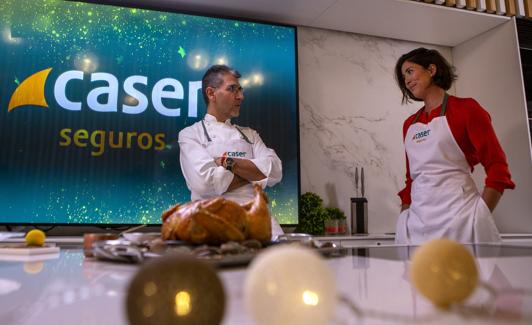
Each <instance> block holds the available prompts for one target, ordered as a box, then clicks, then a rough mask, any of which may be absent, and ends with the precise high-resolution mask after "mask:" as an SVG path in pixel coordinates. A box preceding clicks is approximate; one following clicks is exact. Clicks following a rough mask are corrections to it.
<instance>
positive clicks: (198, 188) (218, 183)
mask: <svg viewBox="0 0 532 325" xmlns="http://www.w3.org/2000/svg"><path fill="white" fill-rule="evenodd" d="M203 125H205V129H204V128H203ZM203 125H202V121H199V122H196V123H194V124H193V125H191V126H189V127H187V128H184V129H183V130H181V132H179V151H180V163H181V171H182V173H183V176H184V177H185V181H186V183H187V186H188V188H189V189H190V191H191V200H197V199H206V198H211V197H216V196H224V197H225V198H227V199H230V200H233V201H235V202H238V203H240V204H242V203H246V202H248V201H249V200H251V199H252V198H253V197H254V192H253V186H252V184H248V185H245V186H242V187H239V188H237V189H235V190H233V191H230V192H227V188H228V187H229V185H230V184H231V182H232V181H233V177H234V174H233V173H232V172H230V171H228V170H226V169H225V168H224V167H222V166H217V165H216V163H215V162H214V159H215V158H217V157H220V156H222V154H223V153H224V152H229V153H236V154H237V156H236V157H237V158H242V159H249V160H251V162H253V163H254V164H255V166H257V168H258V169H259V170H260V171H261V172H262V173H263V174H264V175H266V178H264V179H262V180H259V181H256V182H253V184H260V185H261V186H262V188H265V187H266V186H273V185H275V184H277V183H278V182H280V181H281V178H282V164H281V159H279V157H278V156H277V154H276V153H275V151H274V150H272V149H270V148H268V147H266V145H265V144H264V142H263V141H262V139H261V138H260V136H259V134H258V133H257V132H256V131H255V130H253V129H251V128H245V127H238V129H240V131H241V132H242V133H243V134H244V135H245V137H246V138H247V139H245V138H244V136H243V135H242V133H241V132H240V131H239V130H238V129H237V126H236V125H233V124H231V121H230V120H227V121H225V123H223V122H218V121H217V120H216V118H215V117H214V116H212V115H210V114H206V115H205V118H204V120H203ZM209 139H210V141H209ZM246 140H249V142H251V143H248V142H247V141H246Z"/></svg>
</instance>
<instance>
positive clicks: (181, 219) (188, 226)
mask: <svg viewBox="0 0 532 325" xmlns="http://www.w3.org/2000/svg"><path fill="white" fill-rule="evenodd" d="M254 191H255V197H254V198H253V200H251V201H250V202H248V203H246V204H244V205H240V204H238V203H236V202H234V201H231V200H226V199H225V198H223V197H216V198H213V199H207V200H198V201H193V202H189V203H185V204H176V205H175V206H173V207H171V208H170V209H168V210H166V211H164V212H163V214H162V221H163V225H162V229H161V234H162V238H163V239H164V240H184V241H187V242H190V243H194V244H212V245H219V244H222V243H225V242H228V241H237V242H241V241H244V240H246V239H256V240H259V241H261V242H268V241H269V240H270V239H271V236H272V228H271V221H270V211H269V209H268V198H267V196H266V194H265V193H264V192H263V191H262V188H261V187H260V186H258V185H255V187H254Z"/></svg>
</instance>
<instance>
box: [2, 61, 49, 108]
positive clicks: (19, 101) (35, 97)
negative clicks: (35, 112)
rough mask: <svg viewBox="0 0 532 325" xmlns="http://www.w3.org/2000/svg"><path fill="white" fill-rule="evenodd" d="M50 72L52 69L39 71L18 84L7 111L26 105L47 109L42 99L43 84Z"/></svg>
mask: <svg viewBox="0 0 532 325" xmlns="http://www.w3.org/2000/svg"><path fill="white" fill-rule="evenodd" d="M50 71H52V68H48V69H44V70H41V71H39V72H36V73H34V74H32V75H31V76H29V77H28V78H26V79H25V80H24V81H23V82H22V83H20V85H19V86H18V87H17V89H15V92H14V93H13V95H11V99H10V100H9V105H8V107H7V111H8V112H11V111H12V110H14V109H15V108H17V107H21V106H28V105H33V106H41V107H48V103H46V98H45V97H44V83H45V82H46V78H48V74H49V73H50Z"/></svg>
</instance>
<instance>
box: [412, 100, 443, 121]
mask: <svg viewBox="0 0 532 325" xmlns="http://www.w3.org/2000/svg"><path fill="white" fill-rule="evenodd" d="M448 99H449V94H447V93H445V94H444V95H443V102H442V103H441V112H440V116H445V112H446V111H447V100H448ZM423 111H424V109H423V108H422V109H420V110H419V111H418V112H417V114H416V117H415V118H414V120H413V121H412V124H415V123H417V121H418V120H419V116H420V115H421V112H423Z"/></svg>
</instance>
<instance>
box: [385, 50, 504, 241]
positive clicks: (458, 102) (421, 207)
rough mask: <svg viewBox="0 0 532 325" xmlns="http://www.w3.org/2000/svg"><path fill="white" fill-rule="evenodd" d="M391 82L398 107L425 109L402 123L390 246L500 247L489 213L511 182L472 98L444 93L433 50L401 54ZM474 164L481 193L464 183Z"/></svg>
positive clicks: (442, 63)
mask: <svg viewBox="0 0 532 325" xmlns="http://www.w3.org/2000/svg"><path fill="white" fill-rule="evenodd" d="M395 78H396V80H397V83H398V84H399V88H400V89H401V91H402V93H403V103H405V102H409V101H410V100H415V101H423V102H424V104H425V105H424V106H423V107H422V108H421V109H420V110H419V111H418V112H416V113H415V114H413V115H411V116H410V117H408V118H407V119H406V121H405V122H404V125H403V137H404V144H405V151H406V186H405V188H404V189H403V190H402V191H400V192H399V196H400V198H401V214H400V215H399V219H398V221H397V231H396V243H400V244H419V243H422V242H424V241H426V240H429V239H433V238H442V237H445V238H449V239H453V240H456V241H459V242H463V243H480V242H498V241H500V236H499V231H498V230H497V227H496V226H495V223H494V221H493V216H492V214H491V212H492V211H493V209H495V206H496V205H497V203H498V201H499V199H500V197H501V195H502V193H503V191H504V189H506V188H511V189H513V188H514V187H515V184H514V183H513V182H512V180H511V176H510V172H509V170H508V163H507V162H506V156H505V154H504V152H503V150H502V148H501V145H500V144H499V141H498V140H497V136H496V135H495V131H494V130H493V126H492V125H491V119H490V116H489V114H488V112H486V111H485V110H484V109H483V108H482V107H481V106H480V105H479V104H478V103H477V102H476V101H475V100H474V99H472V98H459V97H455V96H450V95H448V94H447V93H446V91H447V90H448V89H449V88H450V87H451V85H452V83H453V81H454V80H456V75H455V74H454V71H453V67H451V65H450V64H449V63H448V62H447V61H446V60H445V58H443V57H442V56H441V54H440V53H439V52H438V51H436V50H429V49H425V48H418V49H415V50H413V51H411V52H409V53H406V54H404V55H403V56H401V57H400V58H399V60H398V61H397V63H396V66H395ZM479 162H480V163H481V164H482V166H483V167H484V169H485V171H486V181H485V187H484V190H483V191H482V194H480V193H479V192H478V190H477V187H476V185H475V183H474V181H473V179H472V177H471V172H472V171H473V167H474V166H475V165H476V164H478V163H479Z"/></svg>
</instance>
